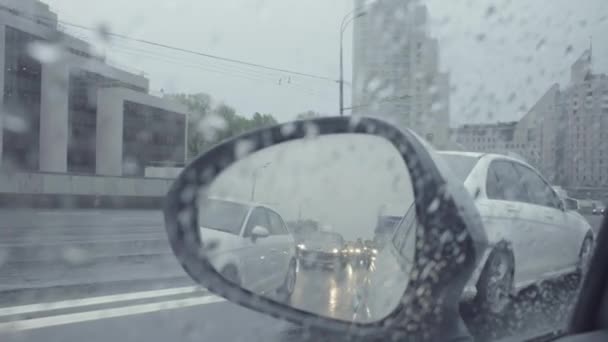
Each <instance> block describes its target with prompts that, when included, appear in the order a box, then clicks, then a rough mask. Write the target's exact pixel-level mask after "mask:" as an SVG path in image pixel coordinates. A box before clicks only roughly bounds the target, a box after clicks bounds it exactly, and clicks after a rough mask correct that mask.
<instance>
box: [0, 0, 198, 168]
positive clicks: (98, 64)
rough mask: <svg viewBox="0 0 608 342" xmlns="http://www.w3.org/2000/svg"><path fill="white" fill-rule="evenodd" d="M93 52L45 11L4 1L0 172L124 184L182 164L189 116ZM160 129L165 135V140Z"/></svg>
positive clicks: (0, 2) (28, 0)
mask: <svg viewBox="0 0 608 342" xmlns="http://www.w3.org/2000/svg"><path fill="white" fill-rule="evenodd" d="M90 50H91V48H90V46H89V44H88V43H86V42H85V41H83V40H80V39H78V38H75V37H72V36H70V35H69V34H66V33H65V32H63V31H62V30H61V28H60V27H59V26H58V20H57V15H56V14H55V13H53V12H52V11H51V10H50V9H49V7H48V5H46V4H43V3H41V2H40V1H37V0H0V87H2V96H0V109H1V111H0V165H1V166H2V167H3V168H5V169H6V168H8V169H13V170H18V171H47V172H70V173H88V174H94V173H99V174H104V175H115V176H120V175H123V174H134V175H143V174H144V169H145V166H146V165H151V164H155V163H164V164H167V163H168V164H171V163H174V164H183V163H184V162H185V153H186V147H185V135H186V113H187V110H186V109H185V108H181V107H180V106H177V105H175V104H173V103H170V102H168V101H166V100H162V99H160V98H157V97H154V96H151V95H149V94H148V88H149V81H148V79H146V78H145V77H143V76H141V75H137V74H134V73H131V72H127V71H125V70H122V69H119V68H115V67H113V66H111V65H109V64H108V63H107V62H106V60H105V57H103V56H97V55H95V54H92V53H91V52H90ZM107 93H112V94H113V96H114V97H112V98H108V97H107V96H104V94H107ZM100 98H102V99H103V101H100V100H98V99H100ZM126 101H128V102H129V103H128V104H126ZM108 113H109V114H108ZM102 114H105V115H106V116H104V115H102ZM107 115H112V117H111V118H110V117H109V116H107ZM116 118H121V121H120V122H118V121H116ZM108 120H110V121H111V124H108V122H107V121H108ZM133 120H134V122H136V124H137V125H138V129H136V130H133V129H132V128H130V127H131V126H130V122H132V121H133ZM159 126H161V127H165V128H167V131H165V132H164V133H163V136H162V137H158V135H159V134H158V132H156V131H158V129H157V128H158V127H159ZM146 130H148V131H150V134H145V132H144V133H142V132H141V131H146ZM125 132H126V133H127V134H123V133H125ZM134 144H135V145H138V147H137V146H135V145H134ZM123 145H124V146H123ZM134 146H135V147H134ZM144 147H145V148H147V149H149V150H153V151H155V152H154V153H143V152H142V150H143V149H144ZM167 149H171V151H170V152H167V151H166V150H167ZM160 151H165V152H166V153H165V152H162V153H161V152H160ZM127 161H132V162H127ZM133 163H135V164H136V165H135V166H134V167H133V166H129V167H126V171H125V168H124V167H123V164H124V165H131V164H133Z"/></svg>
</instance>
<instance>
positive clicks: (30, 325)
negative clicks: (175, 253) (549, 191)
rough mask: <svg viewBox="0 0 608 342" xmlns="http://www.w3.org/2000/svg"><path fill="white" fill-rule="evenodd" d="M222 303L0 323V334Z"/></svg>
mask: <svg viewBox="0 0 608 342" xmlns="http://www.w3.org/2000/svg"><path fill="white" fill-rule="evenodd" d="M222 301H225V299H224V298H221V297H217V296H204V297H198V298H187V299H179V300H172V301H166V302H160V303H150V304H140V305H132V306H125V307H121V308H112V309H102V310H95V311H87V312H82V313H73V314H66V315H58V316H50V317H43V318H34V319H27V320H22V321H14V322H8V323H0V332H5V331H15V330H17V331H20V330H32V329H40V328H47V327H52V326H57V325H65V324H72V323H80V322H88V321H96V320H100V319H106V318H115V317H122V316H132V315H139V314H145V313H151V312H158V311H163V310H174V309H181V308H186V307H190V306H196V305H205V304H211V303H217V302H222Z"/></svg>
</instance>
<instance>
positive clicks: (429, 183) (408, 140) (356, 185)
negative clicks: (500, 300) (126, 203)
mask: <svg viewBox="0 0 608 342" xmlns="http://www.w3.org/2000/svg"><path fill="white" fill-rule="evenodd" d="M164 203H165V207H164V215H165V226H166V230H167V234H168V237H169V242H170V244H171V248H172V250H173V253H174V254H175V256H176V257H177V259H178V260H179V262H180V263H179V264H180V265H181V266H182V267H183V268H184V270H185V271H186V272H187V273H188V275H189V276H190V277H191V278H192V279H193V280H194V281H196V282H197V283H199V284H200V285H202V286H204V287H205V288H207V289H208V290H209V291H210V292H213V293H216V294H218V295H220V296H223V297H224V298H226V299H228V300H230V301H232V302H235V303H237V304H239V305H242V306H244V307H247V308H250V309H253V310H256V311H259V312H262V313H265V314H268V315H270V316H273V317H277V318H282V319H285V320H288V321H291V322H294V323H298V324H302V325H306V326H308V327H310V328H313V329H321V330H323V331H325V332H327V333H332V332H333V333H338V334H342V335H344V334H347V335H355V336H360V337H367V338H369V339H371V340H376V339H378V340H382V339H389V338H390V339H397V337H402V338H404V339H406V338H407V339H411V340H427V339H431V340H439V341H443V340H446V339H445V336H451V335H450V334H451V333H452V332H453V331H450V328H445V329H442V328H435V329H429V327H439V326H442V327H443V326H445V325H446V324H448V323H447V322H452V321H454V319H457V318H455V317H454V315H455V314H456V315H457V313H458V308H459V305H460V303H461V300H462V297H463V295H462V294H463V292H464V289H465V286H466V284H467V283H468V282H469V281H470V279H471V277H472V275H473V271H474V269H475V267H476V261H477V260H478V259H479V258H480V255H482V254H483V252H484V250H485V249H486V248H488V246H489V242H488V237H487V235H486V233H485V230H484V228H483V225H482V221H481V217H480V215H479V212H478V210H477V207H476V206H475V203H474V201H473V197H472V196H471V194H469V192H467V190H466V189H465V188H464V185H463V184H462V182H461V181H460V180H458V178H457V177H456V176H455V175H454V173H453V172H452V171H451V170H450V169H449V168H448V167H447V165H446V164H445V161H444V160H443V159H442V158H441V157H439V156H438V155H436V153H435V152H434V150H433V148H432V147H431V146H430V145H428V143H426V142H425V141H424V140H423V139H421V138H419V137H418V136H417V135H416V134H415V133H414V132H412V131H411V130H408V129H400V128H398V127H395V126H393V125H391V124H389V123H387V122H385V121H382V120H379V119H376V118H368V117H352V118H351V117H323V118H314V119H308V120H298V121H294V122H289V123H284V124H279V125H276V126H272V127H267V128H263V129H259V130H256V131H252V132H247V133H244V134H242V135H240V136H237V137H234V138H231V139H228V140H226V141H224V142H222V143H220V144H218V145H216V146H214V147H212V148H210V149H209V150H207V151H206V152H205V153H203V154H202V155H200V156H198V157H197V158H195V159H194V160H193V161H192V163H191V164H189V165H188V166H186V167H185V168H184V170H183V171H182V173H181V174H180V176H179V177H178V178H177V179H176V181H175V182H174V184H173V185H172V187H171V190H170V191H169V193H168V194H167V197H166V200H165V202H164ZM387 204H391V205H392V204H395V205H394V207H395V210H394V211H395V212H394V213H391V216H395V217H396V218H397V219H398V220H399V222H400V223H399V224H396V225H395V226H394V227H393V231H392V233H391V236H393V238H392V239H391V240H390V242H386V245H385V246H384V247H383V248H384V249H385V250H387V253H378V255H377V256H376V257H375V259H374V260H373V261H370V263H372V264H371V265H370V267H358V266H357V265H355V263H353V262H352V261H353V260H350V259H349V258H341V256H340V254H338V253H332V251H333V249H335V246H332V247H331V248H329V247H328V248H325V247H324V245H323V243H322V242H323V241H321V240H316V239H314V238H313V239H312V240H311V241H310V243H311V244H315V245H319V248H309V249H307V250H306V253H305V252H304V249H303V248H301V247H300V250H299V252H297V253H276V249H277V248H278V247H272V246H258V247H259V248H254V249H245V250H246V253H244V251H243V250H244V249H243V248H242V246H241V245H240V244H239V242H240V241H238V239H235V238H234V236H235V235H238V234H239V232H240V230H239V229H235V228H234V227H239V228H240V227H241V226H242V223H243V222H245V220H247V215H248V213H249V212H250V210H251V207H252V206H256V207H257V206H265V207H266V206H268V207H274V208H269V209H273V211H274V212H275V213H276V214H277V215H278V216H280V218H281V219H282V220H283V221H295V222H296V223H297V225H300V226H323V225H330V226H331V227H332V232H333V233H338V234H340V235H342V236H343V237H344V238H345V240H346V241H347V242H346V243H347V244H349V242H351V243H354V241H357V240H361V241H365V240H374V239H375V238H376V235H377V234H376V232H375V227H376V223H377V221H378V213H379V212H381V209H382V208H384V207H386V205H387ZM409 208H412V210H410V213H411V214H408V215H406V212H408V209H409ZM202 217H204V218H207V220H208V221H209V222H208V224H206V225H205V226H208V227H209V229H205V230H201V229H199V227H200V226H201V225H200V224H199V220H200V219H201V218H202ZM268 233H269V232H268V229H265V228H264V227H261V226H256V227H254V229H253V230H252V231H251V235H252V237H256V236H257V237H264V236H268ZM315 235H316V234H315ZM307 244H308V241H307ZM321 246H323V247H321ZM266 248H267V249H266ZM268 256H272V258H275V257H276V260H274V259H272V260H273V263H272V264H271V263H269V262H268V258H267V257H268ZM347 259H348V260H347ZM275 261H276V262H275ZM176 265H177V264H176ZM244 265H247V267H246V268H245V267H244ZM270 265H272V266H270ZM239 267H241V268H239ZM328 268H329V269H331V270H332V271H331V272H325V270H327V269H328ZM319 270H323V272H319ZM372 270H373V271H372ZM345 274H351V275H349V276H345ZM235 279H237V280H235ZM341 286H348V288H352V289H356V291H355V292H356V293H355V292H351V291H340V290H339V289H340V287H341ZM292 294H293V296H292ZM354 296H356V297H354ZM355 298H356V305H354V304H353V303H355ZM330 303H331V305H337V307H340V308H341V309H339V310H336V309H335V308H333V307H330V306H328V305H329V304H330ZM399 331H400V332H403V336H400V335H397V336H396V335H395V334H394V333H395V332H399ZM430 331H432V333H431V335H429V332H430ZM387 334H390V337H388V336H387ZM433 334H437V336H434V335H433Z"/></svg>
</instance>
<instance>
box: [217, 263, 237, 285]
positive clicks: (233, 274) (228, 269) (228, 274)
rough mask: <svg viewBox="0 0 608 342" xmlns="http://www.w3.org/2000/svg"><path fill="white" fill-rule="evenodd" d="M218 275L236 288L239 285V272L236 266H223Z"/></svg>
mask: <svg viewBox="0 0 608 342" xmlns="http://www.w3.org/2000/svg"><path fill="white" fill-rule="evenodd" d="M220 274H221V275H222V277H224V279H226V280H228V281H229V282H231V283H233V284H235V285H238V286H240V285H241V278H240V277H239V271H238V270H237V268H236V266H234V265H227V266H224V268H222V271H221V272H220Z"/></svg>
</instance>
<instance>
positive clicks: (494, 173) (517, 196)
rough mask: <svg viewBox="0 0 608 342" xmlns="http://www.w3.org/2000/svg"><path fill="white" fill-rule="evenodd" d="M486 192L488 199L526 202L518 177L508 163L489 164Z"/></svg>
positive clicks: (511, 164) (526, 198) (496, 162)
mask: <svg viewBox="0 0 608 342" xmlns="http://www.w3.org/2000/svg"><path fill="white" fill-rule="evenodd" d="M486 190H487V193H488V198H490V199H497V200H505V201H518V202H528V196H527V194H526V191H525V189H524V188H523V184H522V183H521V181H520V179H519V175H518V174H517V172H516V170H515V168H514V166H513V163H511V162H509V161H494V162H492V163H491V164H490V168H489V170H488V178H487V181H486Z"/></svg>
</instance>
